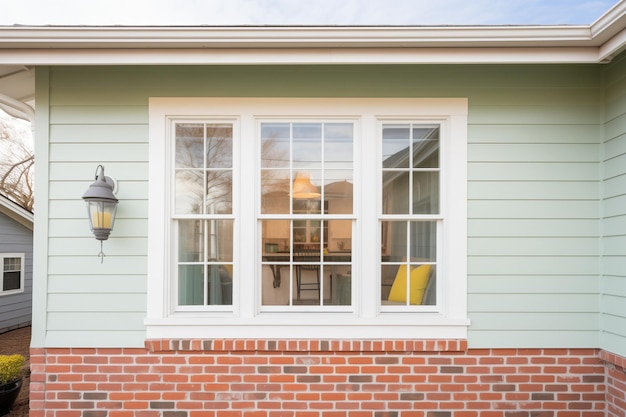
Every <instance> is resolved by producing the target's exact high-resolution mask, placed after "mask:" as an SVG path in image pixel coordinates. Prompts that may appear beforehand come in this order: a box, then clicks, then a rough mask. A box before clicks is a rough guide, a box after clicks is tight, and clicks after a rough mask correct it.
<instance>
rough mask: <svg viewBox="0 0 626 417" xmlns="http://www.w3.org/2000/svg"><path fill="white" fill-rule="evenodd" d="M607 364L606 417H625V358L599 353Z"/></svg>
mask: <svg viewBox="0 0 626 417" xmlns="http://www.w3.org/2000/svg"><path fill="white" fill-rule="evenodd" d="M600 358H602V360H604V361H605V362H606V364H607V371H606V385H607V391H606V402H607V411H608V417H626V358H623V357H620V356H617V355H614V354H612V353H609V352H604V351H603V352H600Z"/></svg>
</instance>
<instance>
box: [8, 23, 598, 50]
mask: <svg viewBox="0 0 626 417" xmlns="http://www.w3.org/2000/svg"><path fill="white" fill-rule="evenodd" d="M455 46H467V47H496V46H507V47H510V46H526V47H529V46H542V47H544V46H598V45H597V44H594V43H593V37H592V34H591V30H590V27H589V26H456V27H453V26H446V27H390V26H381V27H333V26H331V27H321V26H320V27H286V26H285V27H78V26H77V27H49V26H48V27H46V26H42V27H0V48H19V49H25V48H55V49H66V48H81V49H85V48H94V49H97V48H104V49H109V48H114V49H124V48H132V49H137V48H263V49H264V48H323V47H333V48H335V47H341V48H371V47H388V48H415V47H455Z"/></svg>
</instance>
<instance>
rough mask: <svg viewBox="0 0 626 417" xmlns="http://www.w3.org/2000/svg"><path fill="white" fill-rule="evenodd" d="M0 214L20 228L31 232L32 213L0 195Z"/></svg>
mask: <svg viewBox="0 0 626 417" xmlns="http://www.w3.org/2000/svg"><path fill="white" fill-rule="evenodd" d="M0 213H3V214H5V215H6V216H8V217H9V218H11V219H13V220H15V221H16V222H18V223H19V224H21V225H22V226H24V227H26V228H28V229H30V230H33V222H34V216H33V213H31V212H30V211H28V210H26V209H24V208H23V207H22V206H20V205H18V204H16V203H14V202H13V201H11V200H9V199H8V198H6V197H5V196H3V195H0Z"/></svg>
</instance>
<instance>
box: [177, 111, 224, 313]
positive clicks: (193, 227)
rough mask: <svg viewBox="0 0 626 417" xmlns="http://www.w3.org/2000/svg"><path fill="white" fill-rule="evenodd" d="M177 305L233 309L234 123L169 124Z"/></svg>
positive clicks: (182, 122) (181, 306) (180, 306)
mask: <svg viewBox="0 0 626 417" xmlns="http://www.w3.org/2000/svg"><path fill="white" fill-rule="evenodd" d="M174 161H175V162H174V164H173V165H174V181H173V188H174V190H173V193H172V195H173V196H174V201H173V204H172V206H173V211H174V216H173V219H174V228H175V229H176V230H177V242H178V245H177V248H176V252H177V262H176V271H175V272H174V274H175V276H176V277H177V279H176V280H175V281H176V285H175V288H176V293H177V297H176V300H177V302H176V304H177V306H178V308H183V309H184V308H187V309H193V308H194V307H206V306H232V291H233V274H232V271H233V244H234V239H233V225H234V218H233V204H232V195H233V124H232V123H220V122H205V123H200V122H184V121H181V122H176V123H174Z"/></svg>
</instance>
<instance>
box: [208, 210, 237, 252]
mask: <svg viewBox="0 0 626 417" xmlns="http://www.w3.org/2000/svg"><path fill="white" fill-rule="evenodd" d="M206 225H207V233H208V236H207V238H208V239H207V240H208V241H207V257H208V259H207V261H211V262H215V261H219V262H232V261H233V221H232V220H207V221H206Z"/></svg>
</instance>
